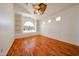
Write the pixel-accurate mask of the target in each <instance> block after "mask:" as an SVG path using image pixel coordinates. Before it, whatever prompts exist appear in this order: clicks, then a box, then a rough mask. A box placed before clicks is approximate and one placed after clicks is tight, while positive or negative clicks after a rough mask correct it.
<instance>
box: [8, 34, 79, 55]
mask: <svg viewBox="0 0 79 59" xmlns="http://www.w3.org/2000/svg"><path fill="white" fill-rule="evenodd" d="M7 56H79V46H76V45H72V44H69V43H65V42H61V41H58V40H55V39H51V38H48V37H45V36H41V35H36V36H31V37H24V38H19V39H15V41H14V43H13V45H12V47H11V48H10V50H9V52H8V54H7Z"/></svg>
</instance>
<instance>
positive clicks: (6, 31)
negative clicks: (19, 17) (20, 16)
mask: <svg viewBox="0 0 79 59" xmlns="http://www.w3.org/2000/svg"><path fill="white" fill-rule="evenodd" d="M13 40H14V11H13V4H0V55H6V54H7V52H8V50H9V48H10V47H11V45H12V43H13Z"/></svg>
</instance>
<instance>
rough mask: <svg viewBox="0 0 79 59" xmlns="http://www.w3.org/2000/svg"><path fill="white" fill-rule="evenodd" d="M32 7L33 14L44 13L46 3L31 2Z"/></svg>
mask: <svg viewBox="0 0 79 59" xmlns="http://www.w3.org/2000/svg"><path fill="white" fill-rule="evenodd" d="M32 6H33V8H34V14H40V15H42V14H44V12H45V10H46V7H47V5H46V4H44V3H39V4H32Z"/></svg>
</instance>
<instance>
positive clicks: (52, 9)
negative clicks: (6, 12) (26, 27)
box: [15, 3, 76, 19]
mask: <svg viewBox="0 0 79 59" xmlns="http://www.w3.org/2000/svg"><path fill="white" fill-rule="evenodd" d="M15 5H18V6H20V7H22V8H24V9H25V10H27V11H28V12H29V13H27V12H26V13H27V14H30V15H31V16H32V17H35V18H36V19H44V18H48V17H50V16H53V15H54V14H56V13H58V12H61V11H63V10H65V9H67V8H69V7H71V6H74V5H76V4H73V3H47V8H46V11H45V12H44V14H43V15H42V16H41V15H34V14H33V11H34V9H33V7H32V4H31V3H28V4H22V3H19V4H15Z"/></svg>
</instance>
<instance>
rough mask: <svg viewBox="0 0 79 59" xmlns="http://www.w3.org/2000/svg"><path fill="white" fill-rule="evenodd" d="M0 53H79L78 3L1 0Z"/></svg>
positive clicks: (34, 54)
mask: <svg viewBox="0 0 79 59" xmlns="http://www.w3.org/2000/svg"><path fill="white" fill-rule="evenodd" d="M0 56H79V4H78V3H0Z"/></svg>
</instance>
